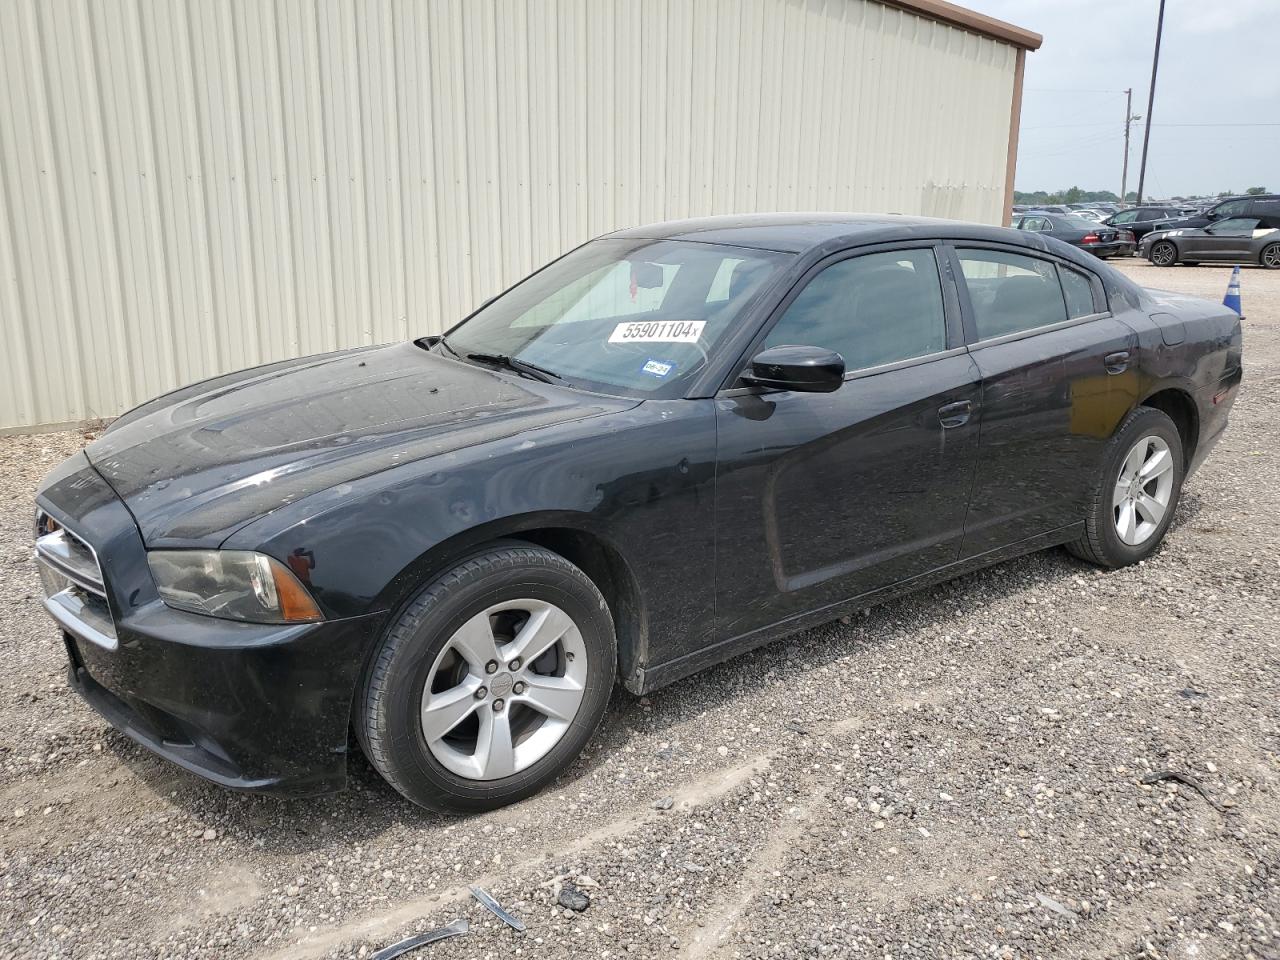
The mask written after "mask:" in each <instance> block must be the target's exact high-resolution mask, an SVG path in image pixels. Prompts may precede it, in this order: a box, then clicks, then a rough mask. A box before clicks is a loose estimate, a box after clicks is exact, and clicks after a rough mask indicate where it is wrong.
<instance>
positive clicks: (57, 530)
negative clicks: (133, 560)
mask: <svg viewBox="0 0 1280 960" xmlns="http://www.w3.org/2000/svg"><path fill="white" fill-rule="evenodd" d="M36 560H37V561H38V562H39V566H40V579H41V581H42V582H43V584H44V592H45V601H44V607H45V609H46V610H48V611H49V613H50V615H51V616H52V617H53V619H55V620H56V621H58V624H59V625H60V626H61V627H62V628H63V629H64V630H66V631H67V632H69V633H72V634H75V635H76V636H77V637H80V638H82V639H84V640H88V641H90V642H92V643H96V644H98V645H99V646H103V647H106V648H107V649H108V650H114V649H115V647H116V628H115V621H114V620H113V619H112V616H111V607H110V605H109V604H108V603H107V589H106V584H105V583H104V581H103V579H102V567H101V566H100V565H99V563H98V555H97V553H95V552H94V549H93V547H91V546H89V544H88V543H87V542H86V541H85V540H84V539H83V538H82V537H80V536H79V535H78V534H76V533H75V532H74V531H72V530H69V529H67V528H66V527H65V526H62V525H61V524H60V523H58V522H57V521H56V520H54V519H53V518H52V517H50V516H49V515H48V514H46V513H44V512H43V511H41V512H40V513H39V514H37V515H36Z"/></svg>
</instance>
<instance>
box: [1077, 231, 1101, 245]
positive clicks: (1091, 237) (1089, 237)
mask: <svg viewBox="0 0 1280 960" xmlns="http://www.w3.org/2000/svg"><path fill="white" fill-rule="evenodd" d="M1080 242H1081V243H1097V242H1098V235H1097V234H1096V233H1086V234H1085V235H1084V239H1083V240H1081V241H1080Z"/></svg>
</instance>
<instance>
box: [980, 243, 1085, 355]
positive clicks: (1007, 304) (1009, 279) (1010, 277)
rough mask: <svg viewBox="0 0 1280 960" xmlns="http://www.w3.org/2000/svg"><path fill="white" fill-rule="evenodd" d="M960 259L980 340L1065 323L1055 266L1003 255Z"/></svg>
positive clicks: (993, 253)
mask: <svg viewBox="0 0 1280 960" xmlns="http://www.w3.org/2000/svg"><path fill="white" fill-rule="evenodd" d="M957 253H958V254H959V257H960V269H961V270H962V271H963V273H964V279H965V285H966V286H967V287H968V288H969V300H970V301H971V302H972V304H973V314H974V322H975V324H976V325H977V328H978V339H979V340H989V339H991V338H992V337H1003V336H1005V335H1006V334H1010V333H1021V332H1022V331H1024V330H1034V329H1035V328H1036V327H1044V326H1047V325H1049V324H1051V323H1061V322H1062V321H1063V320H1066V319H1067V305H1066V301H1065V300H1064V299H1063V295H1062V285H1061V284H1060V283H1059V282H1058V272H1057V270H1055V269H1054V265H1053V264H1052V263H1049V262H1047V261H1045V260H1039V259H1037V258H1035V257H1024V256H1020V255H1019V254H1016V253H1005V252H1004V251H1001V250H959V251H957ZM1092 312H1093V311H1092V309H1091V310H1090V313H1092Z"/></svg>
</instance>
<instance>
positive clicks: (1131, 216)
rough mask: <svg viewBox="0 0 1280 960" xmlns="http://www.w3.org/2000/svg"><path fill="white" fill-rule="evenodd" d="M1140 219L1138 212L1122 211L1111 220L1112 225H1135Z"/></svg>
mask: <svg viewBox="0 0 1280 960" xmlns="http://www.w3.org/2000/svg"><path fill="white" fill-rule="evenodd" d="M1137 219H1138V211H1137V210H1122V211H1120V212H1119V213H1117V214H1116V215H1115V216H1114V217H1112V218H1111V222H1112V223H1133V221H1135V220H1137Z"/></svg>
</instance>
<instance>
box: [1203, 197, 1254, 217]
mask: <svg viewBox="0 0 1280 960" xmlns="http://www.w3.org/2000/svg"><path fill="white" fill-rule="evenodd" d="M1248 210H1249V201H1248V200H1228V201H1227V202H1226V203H1220V204H1218V205H1217V206H1216V207H1214V208H1213V209H1212V210H1211V211H1210V212H1211V213H1212V214H1213V215H1214V216H1215V217H1238V216H1240V214H1242V213H1247V212H1248Z"/></svg>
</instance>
